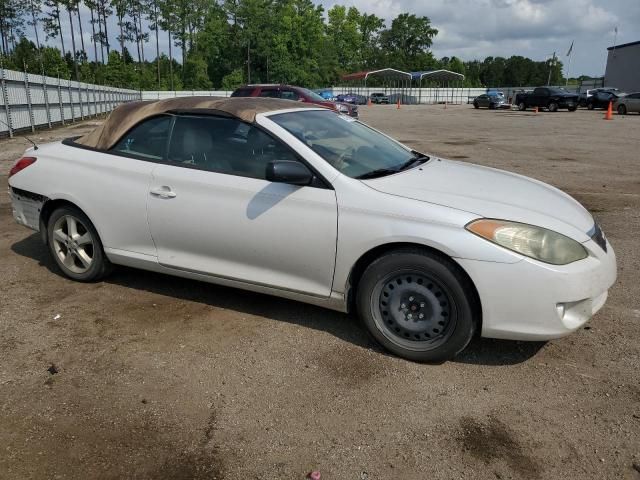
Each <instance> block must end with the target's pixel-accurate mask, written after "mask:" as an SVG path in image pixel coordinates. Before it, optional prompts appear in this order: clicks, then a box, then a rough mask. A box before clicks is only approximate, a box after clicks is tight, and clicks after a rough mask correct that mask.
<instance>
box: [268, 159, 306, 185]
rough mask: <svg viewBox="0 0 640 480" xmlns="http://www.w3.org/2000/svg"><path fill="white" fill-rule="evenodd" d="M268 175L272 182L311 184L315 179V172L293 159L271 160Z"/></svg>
mask: <svg viewBox="0 0 640 480" xmlns="http://www.w3.org/2000/svg"><path fill="white" fill-rule="evenodd" d="M266 177H267V180H268V181H270V182H279V183H289V184H291V185H309V184H310V183H311V182H312V181H313V173H311V171H310V170H309V169H308V168H307V167H306V166H305V165H303V164H302V163H300V162H296V161H293V160H274V161H273V162H269V163H268V164H267V175H266Z"/></svg>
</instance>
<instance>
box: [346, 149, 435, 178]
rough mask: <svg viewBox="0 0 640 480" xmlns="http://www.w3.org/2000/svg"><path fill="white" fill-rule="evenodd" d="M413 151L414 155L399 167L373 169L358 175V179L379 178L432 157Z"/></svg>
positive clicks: (419, 163)
mask: <svg viewBox="0 0 640 480" xmlns="http://www.w3.org/2000/svg"><path fill="white" fill-rule="evenodd" d="M412 153H413V157H411V158H410V159H409V160H407V161H406V162H405V163H403V164H402V165H400V166H399V167H397V168H379V169H377V170H372V171H370V172H367V173H363V174H362V175H358V176H357V177H356V178H357V179H358V180H365V179H367V178H377V177H383V176H384V175H392V174H394V173H398V172H402V171H403V170H407V169H409V168H411V167H413V166H415V165H422V164H423V163H425V162H426V161H428V160H429V159H430V157H429V156H427V155H425V154H423V153H420V152H416V151H414V150H412Z"/></svg>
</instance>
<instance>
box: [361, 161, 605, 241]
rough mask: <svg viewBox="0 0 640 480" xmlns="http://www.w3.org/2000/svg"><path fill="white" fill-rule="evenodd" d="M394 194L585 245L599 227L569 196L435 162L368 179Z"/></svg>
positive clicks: (502, 174)
mask: <svg viewBox="0 0 640 480" xmlns="http://www.w3.org/2000/svg"><path fill="white" fill-rule="evenodd" d="M363 183H365V184H366V185H368V186H369V187H371V188H373V189H375V190H378V191H380V192H383V193H387V194H390V195H396V196H402V197H406V198H411V199H414V200H419V201H423V202H429V203H434V204H438V205H443V206H446V207H450V208H455V209H458V210H464V211H466V212H469V213H473V214H476V215H478V216H479V217H486V218H498V219H503V220H511V221H516V222H522V223H528V224H530V225H538V226H541V227H544V228H548V229H550V230H554V231H556V232H559V233H562V234H563V235H567V236H569V237H571V238H574V239H575V240H577V241H580V242H586V241H587V240H589V236H588V235H587V234H586V232H588V231H589V230H590V229H591V228H592V227H593V224H594V220H593V217H592V216H591V214H590V213H589V212H588V211H587V210H586V209H585V208H584V207H583V206H582V205H580V204H579V203H578V202H577V201H576V200H574V199H573V198H572V197H570V196H569V195H567V194H566V193H564V192H562V191H560V190H558V189H557V188H554V187H552V186H550V185H547V184H545V183H542V182H540V181H537V180H534V179H531V178H527V177H524V176H522V175H517V174H515V173H510V172H506V171H503V170H497V169H494V168H488V167H482V166H479V165H473V164H470V163H464V162H456V161H451V160H444V159H440V158H433V157H432V159H431V160H430V161H429V162H427V163H425V164H423V165H421V166H420V167H416V168H413V169H411V170H407V171H405V172H401V173H397V174H394V175H389V176H386V177H380V178H375V179H371V180H364V181H363Z"/></svg>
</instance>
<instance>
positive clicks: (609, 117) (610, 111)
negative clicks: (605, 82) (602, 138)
mask: <svg viewBox="0 0 640 480" xmlns="http://www.w3.org/2000/svg"><path fill="white" fill-rule="evenodd" d="M604 119H605V120H613V102H609V108H607V113H605V114H604Z"/></svg>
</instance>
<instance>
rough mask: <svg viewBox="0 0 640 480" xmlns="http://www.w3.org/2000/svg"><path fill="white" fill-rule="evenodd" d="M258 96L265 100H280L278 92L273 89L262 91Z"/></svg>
mask: <svg viewBox="0 0 640 480" xmlns="http://www.w3.org/2000/svg"><path fill="white" fill-rule="evenodd" d="M260 96H261V97H266V98H280V92H279V91H278V90H277V89H275V88H270V89H262V90H261V91H260Z"/></svg>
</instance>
